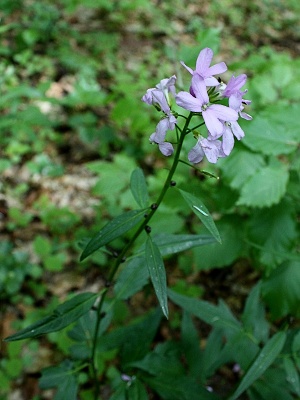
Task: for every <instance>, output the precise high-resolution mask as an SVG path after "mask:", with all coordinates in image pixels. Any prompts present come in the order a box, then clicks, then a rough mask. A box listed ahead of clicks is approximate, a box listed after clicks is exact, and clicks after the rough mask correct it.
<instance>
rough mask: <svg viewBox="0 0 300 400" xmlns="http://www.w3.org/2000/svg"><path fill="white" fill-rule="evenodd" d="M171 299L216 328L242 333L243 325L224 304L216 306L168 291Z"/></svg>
mask: <svg viewBox="0 0 300 400" xmlns="http://www.w3.org/2000/svg"><path fill="white" fill-rule="evenodd" d="M168 295H169V298H170V299H171V300H172V301H173V302H174V303H175V304H177V305H179V306H180V307H181V308H183V309H184V310H185V311H187V312H189V313H190V314H193V315H195V316H196V317H198V318H200V319H201V320H202V321H205V322H206V323H208V324H210V325H212V326H214V327H220V328H225V329H227V330H229V331H231V332H232V333H234V334H236V333H238V332H240V331H241V329H242V328H241V324H240V323H239V321H238V320H237V319H236V318H235V317H234V315H233V314H232V313H231V312H230V310H229V309H228V308H227V307H226V306H225V305H224V304H222V303H220V304H219V305H217V306H216V305H214V304H211V303H209V302H208V301H204V300H198V299H195V298H192V297H187V296H184V295H182V294H179V293H176V292H174V291H173V290H171V289H169V290H168Z"/></svg>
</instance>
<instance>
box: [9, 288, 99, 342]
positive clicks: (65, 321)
mask: <svg viewBox="0 0 300 400" xmlns="http://www.w3.org/2000/svg"><path fill="white" fill-rule="evenodd" d="M97 296H99V293H80V294H78V295H77V296H75V297H73V298H72V299H71V300H68V301H66V302H65V303H63V304H61V305H59V306H58V307H57V308H56V309H55V310H54V311H53V313H52V314H51V315H49V316H47V317H45V318H42V319H40V320H39V321H37V322H35V323H34V324H31V325H29V326H28V327H27V328H25V329H22V330H21V331H20V332H17V333H15V334H13V335H11V336H9V337H7V338H6V339H5V341H7V342H12V341H14V340H23V339H27V338H33V337H37V336H39V335H44V334H46V333H50V332H56V331H60V330H61V329H63V328H65V327H66V326H68V325H70V324H71V323H72V322H74V321H77V320H78V319H79V318H80V317H81V316H82V315H83V314H85V313H87V312H88V311H89V310H90V308H91V307H92V305H93V304H94V302H95V300H96V297H97Z"/></svg>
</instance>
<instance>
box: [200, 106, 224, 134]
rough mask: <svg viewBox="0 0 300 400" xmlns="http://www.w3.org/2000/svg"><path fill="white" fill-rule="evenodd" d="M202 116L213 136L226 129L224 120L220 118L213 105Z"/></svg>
mask: <svg viewBox="0 0 300 400" xmlns="http://www.w3.org/2000/svg"><path fill="white" fill-rule="evenodd" d="M202 116H203V119H204V122H205V125H206V127H207V129H208V131H209V132H210V133H211V135H212V136H213V137H218V136H219V135H220V134H221V133H222V132H223V129H224V125H223V124H222V122H220V121H219V120H218V118H217V117H216V115H215V113H214V111H213V110H211V107H209V108H207V109H206V110H205V111H203V112H202Z"/></svg>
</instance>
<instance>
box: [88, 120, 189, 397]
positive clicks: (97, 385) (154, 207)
mask: <svg viewBox="0 0 300 400" xmlns="http://www.w3.org/2000/svg"><path fill="white" fill-rule="evenodd" d="M192 117H193V113H190V114H189V116H188V117H187V118H186V117H185V118H186V121H185V124H184V127H183V129H182V130H181V132H180V138H179V141H178V145H177V148H176V152H175V155H174V160H173V164H172V167H171V169H170V171H169V173H168V176H167V178H166V181H165V183H164V186H163V188H162V191H161V193H160V195H159V197H158V199H157V200H156V202H155V203H154V204H153V205H152V207H151V208H150V212H149V213H148V215H147V216H146V217H145V219H144V221H143V223H142V224H141V225H140V226H139V228H138V229H137V231H136V232H135V234H134V235H133V236H132V238H131V239H130V241H129V242H128V243H127V244H126V246H125V247H124V248H123V250H122V251H121V252H120V254H119V255H118V257H117V259H116V261H115V264H114V266H113V268H112V269H111V271H110V274H109V277H108V281H107V284H108V286H109V285H110V284H111V282H112V280H113V278H114V276H115V274H116V272H117V270H118V268H119V266H120V264H121V263H122V262H123V260H124V257H125V255H126V253H127V252H128V250H129V249H130V248H131V247H132V246H133V244H134V242H135V241H136V239H137V238H138V237H139V236H140V234H141V233H142V232H143V231H144V230H145V228H146V226H147V225H148V223H149V221H150V220H151V218H152V217H153V215H154V213H155V211H156V210H157V209H158V207H159V205H160V203H161V202H162V201H163V199H164V197H165V194H166V193H167V190H168V189H169V187H170V183H171V180H172V178H173V175H174V173H175V171H176V168H177V165H178V162H179V156H180V152H181V149H182V144H183V140H184V138H185V136H186V134H187V133H188V132H189V129H188V126H189V123H190V121H191V119H192ZM107 291H108V288H107V289H106V290H105V291H104V292H103V293H102V296H101V299H100V301H99V304H98V306H97V311H96V312H97V319H96V327H95V332H94V339H93V347H92V355H91V361H92V372H93V375H94V379H95V397H94V399H95V400H97V399H98V397H99V392H100V382H99V380H98V374H97V367H96V360H95V357H96V349H97V340H98V334H99V329H100V322H101V319H102V307H103V304H104V300H105V297H106V294H107Z"/></svg>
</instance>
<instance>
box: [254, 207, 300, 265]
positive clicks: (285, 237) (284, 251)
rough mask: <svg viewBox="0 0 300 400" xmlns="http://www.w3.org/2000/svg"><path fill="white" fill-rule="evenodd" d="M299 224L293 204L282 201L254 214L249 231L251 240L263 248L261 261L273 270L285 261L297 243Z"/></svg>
mask: <svg viewBox="0 0 300 400" xmlns="http://www.w3.org/2000/svg"><path fill="white" fill-rule="evenodd" d="M296 225H297V222H296V218H295V215H294V213H293V212H292V208H291V204H290V203H288V202H286V201H282V202H280V203H279V204H277V205H275V206H273V207H271V208H269V209H263V210H258V211H256V212H254V214H253V216H252V218H251V221H250V229H249V238H250V240H251V241H252V242H253V243H255V244H257V245H259V246H261V250H260V257H259V258H260V261H261V262H262V263H263V264H264V265H267V266H269V267H271V268H272V269H274V267H276V265H278V264H279V263H281V262H283V261H285V260H286V259H287V257H288V254H290V253H291V249H292V247H293V244H294V243H295V242H296V241H297V227H296Z"/></svg>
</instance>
